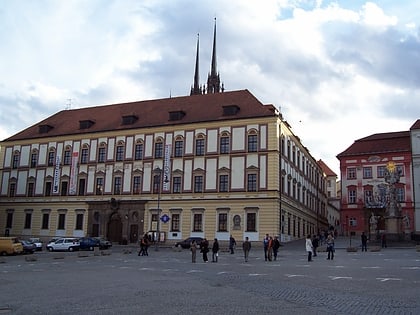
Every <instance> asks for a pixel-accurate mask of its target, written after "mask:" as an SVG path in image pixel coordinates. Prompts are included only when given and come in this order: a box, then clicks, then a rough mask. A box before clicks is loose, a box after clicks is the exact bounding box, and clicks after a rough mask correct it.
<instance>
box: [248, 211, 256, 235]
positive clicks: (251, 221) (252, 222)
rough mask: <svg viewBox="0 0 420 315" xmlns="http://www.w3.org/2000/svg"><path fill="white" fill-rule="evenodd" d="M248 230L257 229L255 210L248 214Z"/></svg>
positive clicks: (254, 230)
mask: <svg viewBox="0 0 420 315" xmlns="http://www.w3.org/2000/svg"><path fill="white" fill-rule="evenodd" d="M246 231H247V232H256V231H257V214H256V213H255V212H249V213H247V214H246Z"/></svg>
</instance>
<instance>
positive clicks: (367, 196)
mask: <svg viewBox="0 0 420 315" xmlns="http://www.w3.org/2000/svg"><path fill="white" fill-rule="evenodd" d="M364 194H365V204H370V203H371V202H372V200H373V192H372V190H371V189H367V190H365V191H364Z"/></svg>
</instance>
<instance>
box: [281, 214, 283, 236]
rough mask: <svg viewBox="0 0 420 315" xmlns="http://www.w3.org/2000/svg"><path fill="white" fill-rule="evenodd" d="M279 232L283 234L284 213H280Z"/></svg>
mask: <svg viewBox="0 0 420 315" xmlns="http://www.w3.org/2000/svg"><path fill="white" fill-rule="evenodd" d="M281 233H282V234H284V214H282V215H281Z"/></svg>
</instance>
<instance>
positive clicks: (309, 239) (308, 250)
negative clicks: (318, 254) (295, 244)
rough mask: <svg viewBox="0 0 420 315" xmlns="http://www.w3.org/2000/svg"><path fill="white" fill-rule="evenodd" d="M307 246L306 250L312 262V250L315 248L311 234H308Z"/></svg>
mask: <svg viewBox="0 0 420 315" xmlns="http://www.w3.org/2000/svg"><path fill="white" fill-rule="evenodd" d="M305 248H306V252H307V253H308V262H310V261H312V250H313V246H312V239H311V235H308V236H307V237H306V243H305Z"/></svg>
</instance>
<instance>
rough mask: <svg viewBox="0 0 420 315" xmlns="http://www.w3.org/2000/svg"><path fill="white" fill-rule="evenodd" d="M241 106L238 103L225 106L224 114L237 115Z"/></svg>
mask: <svg viewBox="0 0 420 315" xmlns="http://www.w3.org/2000/svg"><path fill="white" fill-rule="evenodd" d="M240 109H241V108H240V107H239V106H238V105H227V106H223V116H233V115H236V114H237V113H238V112H239V110H240Z"/></svg>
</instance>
